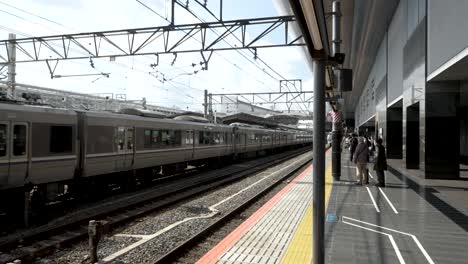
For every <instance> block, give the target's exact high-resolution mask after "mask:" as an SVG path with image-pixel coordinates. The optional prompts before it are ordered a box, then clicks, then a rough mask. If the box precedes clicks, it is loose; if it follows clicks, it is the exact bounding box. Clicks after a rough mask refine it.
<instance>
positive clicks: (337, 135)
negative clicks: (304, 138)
mask: <svg viewBox="0 0 468 264" xmlns="http://www.w3.org/2000/svg"><path fill="white" fill-rule="evenodd" d="M332 16H333V17H332V27H333V32H332V38H333V46H332V48H333V50H332V53H333V56H335V55H336V54H337V53H340V44H341V38H340V35H341V24H340V23H341V19H340V18H341V3H340V1H338V0H335V1H333V4H332ZM339 108H340V106H339V104H338V102H337V103H336V112H337V113H335V115H337V116H338V117H340V113H339V111H340V110H339ZM341 137H342V135H341V118H338V119H337V118H334V120H333V128H332V176H333V178H334V179H335V180H336V181H339V180H340V177H341Z"/></svg>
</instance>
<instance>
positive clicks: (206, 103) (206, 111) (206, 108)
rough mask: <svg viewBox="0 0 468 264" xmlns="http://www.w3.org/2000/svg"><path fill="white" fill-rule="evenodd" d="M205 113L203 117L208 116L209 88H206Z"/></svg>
mask: <svg viewBox="0 0 468 264" xmlns="http://www.w3.org/2000/svg"><path fill="white" fill-rule="evenodd" d="M203 108H204V110H205V111H204V113H203V117H204V118H208V90H205V101H204V103H203Z"/></svg>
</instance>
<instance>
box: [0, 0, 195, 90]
mask: <svg viewBox="0 0 468 264" xmlns="http://www.w3.org/2000/svg"><path fill="white" fill-rule="evenodd" d="M0 4H4V5H7V6H9V7H12V8H15V9H17V10H20V11H22V12H25V13H28V14H31V15H33V16H36V17H39V18H41V19H44V20H47V21H48V22H51V23H54V24H57V25H60V26H62V27H64V28H68V27H66V26H64V25H63V24H60V23H57V22H55V21H53V20H50V19H46V18H43V17H41V16H39V15H36V14H34V13H31V12H28V11H26V10H24V9H20V8H16V7H14V6H12V5H9V4H5V3H3V2H1V1H0ZM0 12H3V13H6V14H9V15H11V16H14V17H17V18H19V19H22V20H25V21H28V22H30V23H34V24H36V25H39V26H45V25H42V24H38V23H36V22H34V21H30V20H28V19H26V18H24V17H21V16H18V15H15V14H13V13H10V12H7V11H4V10H0ZM46 27H47V26H46ZM0 29H3V30H5V31H8V32H12V33H15V34H17V35H21V36H24V37H34V36H33V35H30V34H27V33H24V32H21V31H18V30H14V29H12V28H9V27H5V26H1V25H0ZM68 29H72V28H68ZM72 30H74V29H72ZM54 31H56V30H54ZM56 32H57V31H56ZM54 44H55V43H52V45H54ZM55 46H56V47H57V46H58V44H55ZM71 50H73V49H71ZM74 51H75V52H77V53H80V54H82V55H88V54H84V53H83V52H82V51H79V50H76V49H75V50H74ZM71 62H73V63H75V64H80V65H85V64H83V63H79V62H74V61H71ZM139 63H140V64H142V65H146V64H143V63H141V62H139ZM115 64H117V65H119V66H121V67H124V68H127V69H130V70H134V67H133V66H132V67H129V66H127V65H123V64H120V63H115ZM168 65H169V64H168ZM188 66H190V65H188ZM188 66H187V67H188ZM175 68H178V67H175ZM180 70H181V71H183V72H185V71H184V70H182V69H180ZM140 72H143V71H140ZM121 76H122V75H121ZM122 77H125V78H126V76H122ZM95 81H96V80H95ZM93 83H94V81H93ZM101 85H102V84H101ZM105 86H108V87H111V86H109V85H105ZM112 87H117V86H112ZM117 88H119V89H122V87H117ZM189 88H190V87H189ZM193 89H195V90H199V89H197V88H193ZM190 98H193V97H191V96H190Z"/></svg>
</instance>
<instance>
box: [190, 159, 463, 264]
mask: <svg viewBox="0 0 468 264" xmlns="http://www.w3.org/2000/svg"><path fill="white" fill-rule="evenodd" d="M330 155H331V152H330V151H328V152H327V154H326V167H327V169H326V177H325V178H326V188H325V197H326V206H327V215H326V216H327V217H326V223H325V258H326V259H325V262H326V263H400V264H401V263H466V260H467V259H468V250H466V249H467V246H468V217H467V215H468V204H467V203H463V202H460V200H462V201H464V199H467V196H468V186H466V187H465V185H468V184H467V183H468V182H466V181H459V183H458V187H457V186H452V185H457V183H454V182H453V181H450V184H449V183H445V185H446V186H444V183H441V182H439V185H440V186H439V187H440V190H441V191H443V193H440V192H438V191H437V190H438V189H437V188H436V186H434V185H431V184H430V182H429V183H424V182H421V181H418V180H416V179H414V176H412V175H408V176H407V175H405V174H404V173H405V171H404V170H403V169H400V168H399V167H398V163H397V162H394V161H390V162H389V165H390V166H391V167H390V169H389V170H388V171H386V187H383V188H380V187H376V186H375V183H376V181H375V180H374V178H375V177H376V175H375V172H374V171H373V170H372V169H371V170H369V172H370V176H371V177H370V184H369V185H364V186H359V185H356V184H355V173H356V172H355V170H356V169H355V166H354V164H353V163H351V162H349V156H348V155H347V153H346V152H345V153H344V154H343V155H342V156H343V157H342V176H341V179H340V181H333V179H332V177H331V166H330V165H331V162H330V160H331V156H330ZM312 170H313V168H312V166H310V167H308V168H307V169H306V170H305V171H304V172H303V173H301V174H300V175H299V176H297V177H296V178H295V179H294V180H293V181H291V182H290V183H289V184H288V185H287V186H286V187H285V188H284V189H283V190H282V191H281V192H279V193H278V194H277V195H275V196H274V197H273V198H272V199H271V200H270V201H268V202H267V203H266V204H265V205H263V206H262V207H261V208H260V209H259V210H258V211H257V212H256V213H254V214H253V215H252V216H251V217H250V218H248V219H247V220H246V221H245V222H244V223H242V224H241V225H240V226H239V227H238V228H236V229H235V230H234V231H233V232H231V233H230V234H229V235H228V236H226V237H225V238H224V239H223V240H222V241H221V242H220V243H219V244H218V245H216V246H215V247H214V248H212V249H211V250H210V251H209V252H208V253H207V254H205V255H204V256H203V257H202V258H201V259H199V260H198V262H197V263H312V259H313V256H312V245H313V244H312V243H313V241H312V221H313V219H312ZM406 173H407V172H406Z"/></svg>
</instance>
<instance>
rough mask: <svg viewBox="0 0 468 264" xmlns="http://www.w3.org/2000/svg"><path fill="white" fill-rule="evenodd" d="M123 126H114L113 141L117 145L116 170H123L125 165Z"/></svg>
mask: <svg viewBox="0 0 468 264" xmlns="http://www.w3.org/2000/svg"><path fill="white" fill-rule="evenodd" d="M125 140H126V137H125V127H117V128H116V139H115V143H116V146H117V153H118V155H117V157H116V158H115V169H116V170H124V169H125V168H126V167H125V153H126V152H127V151H126V148H127V146H126V144H125Z"/></svg>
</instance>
